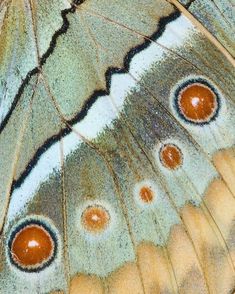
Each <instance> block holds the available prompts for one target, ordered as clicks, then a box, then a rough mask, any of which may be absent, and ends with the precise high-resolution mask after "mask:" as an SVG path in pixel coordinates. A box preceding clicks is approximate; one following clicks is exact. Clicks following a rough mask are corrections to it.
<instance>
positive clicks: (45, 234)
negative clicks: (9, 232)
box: [10, 223, 55, 270]
mask: <svg viewBox="0 0 235 294" xmlns="http://www.w3.org/2000/svg"><path fill="white" fill-rule="evenodd" d="M54 249H55V242H54V240H53V238H52V236H51V233H50V232H49V231H48V230H47V229H46V228H45V227H44V226H42V225H39V224H36V223H35V224H34V223H31V224H27V225H26V226H25V227H22V228H21V229H20V230H19V231H18V232H16V233H15V235H14V236H13V239H12V242H11V246H10V253H11V258H12V260H13V261H14V263H15V264H17V265H18V266H19V267H20V268H22V269H23V270H24V269H26V270H27V269H28V270H30V269H40V268H41V267H42V266H43V265H44V264H45V263H46V262H48V261H49V260H50V259H51V258H52V256H53V254H54Z"/></svg>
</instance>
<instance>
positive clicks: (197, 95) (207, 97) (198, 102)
mask: <svg viewBox="0 0 235 294" xmlns="http://www.w3.org/2000/svg"><path fill="white" fill-rule="evenodd" d="M179 95H180V97H179V100H178V104H179V108H180V111H181V113H182V115H183V116H184V117H185V118H186V119H188V120H190V121H194V122H198V123H200V122H206V121H207V120H208V119H210V118H211V117H212V116H213V114H214V113H215V111H216V108H217V106H218V105H217V99H216V95H215V93H214V92H213V91H212V90H211V89H210V88H209V87H207V86H206V85H203V84H199V83H195V84H192V85H189V86H187V87H185V89H183V90H181V92H180V94H179Z"/></svg>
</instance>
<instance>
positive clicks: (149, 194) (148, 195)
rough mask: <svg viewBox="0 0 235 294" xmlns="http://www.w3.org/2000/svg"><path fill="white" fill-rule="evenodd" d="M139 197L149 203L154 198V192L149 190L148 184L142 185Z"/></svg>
mask: <svg viewBox="0 0 235 294" xmlns="http://www.w3.org/2000/svg"><path fill="white" fill-rule="evenodd" d="M139 194H140V199H141V200H142V201H143V202H145V203H150V202H152V201H153V198H154V193H153V191H152V190H151V188H150V187H148V186H143V187H142V188H141V189H140V192H139Z"/></svg>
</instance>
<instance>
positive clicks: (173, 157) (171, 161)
mask: <svg viewBox="0 0 235 294" xmlns="http://www.w3.org/2000/svg"><path fill="white" fill-rule="evenodd" d="M160 160H161V162H162V164H163V165H164V166H165V167H167V168H169V169H177V168H178V167H180V165H181V164H182V161H183V156H182V153H181V150H180V149H179V148H178V147H177V146H175V145H173V144H166V145H164V146H163V147H162V148H161V150H160Z"/></svg>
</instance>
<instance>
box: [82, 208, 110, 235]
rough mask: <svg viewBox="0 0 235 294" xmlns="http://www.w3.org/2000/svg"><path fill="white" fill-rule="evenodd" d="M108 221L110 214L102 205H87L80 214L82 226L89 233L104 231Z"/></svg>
mask: <svg viewBox="0 0 235 294" xmlns="http://www.w3.org/2000/svg"><path fill="white" fill-rule="evenodd" d="M109 221H110V215H109V213H108V211H107V210H106V209H105V208H103V207H102V206H89V207H87V208H86V209H85V210H84V212H83V214H82V223H83V226H84V227H85V229H86V230H87V231H89V232H91V233H100V232H102V231H104V230H105V229H106V228H107V226H108V224H109Z"/></svg>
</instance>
